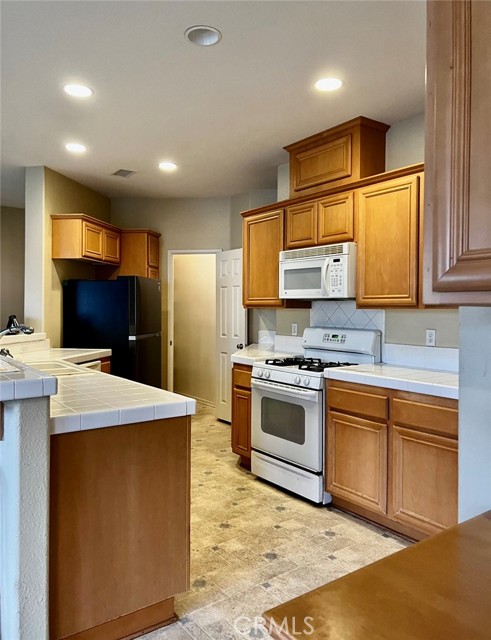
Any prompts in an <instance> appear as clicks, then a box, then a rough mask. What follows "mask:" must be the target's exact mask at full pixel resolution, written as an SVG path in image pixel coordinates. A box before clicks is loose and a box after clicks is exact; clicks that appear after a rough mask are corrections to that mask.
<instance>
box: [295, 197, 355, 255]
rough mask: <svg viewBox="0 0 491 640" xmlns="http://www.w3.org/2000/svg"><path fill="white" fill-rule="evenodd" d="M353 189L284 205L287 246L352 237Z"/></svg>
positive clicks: (321, 242) (340, 240)
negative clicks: (288, 205) (317, 198)
mask: <svg viewBox="0 0 491 640" xmlns="http://www.w3.org/2000/svg"><path fill="white" fill-rule="evenodd" d="M353 203H354V199H353V191H347V192H344V193H337V194H336V195H333V196H327V197H326V198H322V199H320V200H314V201H313V202H312V201H310V202H303V203H301V204H297V205H293V206H291V207H287V208H286V248H287V249H295V248H297V247H311V246H313V245H317V244H330V243H333V242H349V241H350V240H353V238H354V204H353Z"/></svg>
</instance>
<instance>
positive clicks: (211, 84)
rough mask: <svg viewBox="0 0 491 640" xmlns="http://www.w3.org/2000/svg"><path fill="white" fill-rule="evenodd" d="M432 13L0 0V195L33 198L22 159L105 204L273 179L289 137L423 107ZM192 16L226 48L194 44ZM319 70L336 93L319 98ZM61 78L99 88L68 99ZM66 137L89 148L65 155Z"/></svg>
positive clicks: (360, 1) (271, 2)
mask: <svg viewBox="0 0 491 640" xmlns="http://www.w3.org/2000/svg"><path fill="white" fill-rule="evenodd" d="M425 19H426V16H425V3H424V2H423V1H421V0H409V1H404V0H400V1H399V0H397V1H386V0H383V1H381V2H378V1H371V0H341V1H328V0H325V1H324V0H320V1H312V2H311V1H308V0H297V1H289V2H283V1H281V0H259V1H254V2H248V1H234V0H227V1H198V2H194V1H187V0H179V1H166V0H160V1H153V2H148V1H147V0H132V1H128V2H126V1H119V0H116V1H111V0H108V1H105V2H99V1H97V0H89V1H77V0H67V1H58V2H52V1H51V0H49V1H48V2H44V1H43V0H38V1H35V2H33V1H31V2H23V1H20V0H12V1H9V0H3V1H2V3H1V41H2V44H1V90H2V95H1V107H2V116H1V117H2V120H1V142H2V149H1V154H2V192H1V204H2V205H6V206H17V207H22V206H23V205H24V167H26V166H38V165H45V166H48V167H50V168H51V169H54V170H55V171H59V172H60V173H62V174H64V175H66V176H68V177H70V178H73V179H75V180H77V181H79V182H81V183H82V184H85V185H87V186H89V187H92V188H93V189H95V190H97V191H99V192H101V193H103V194H105V195H107V196H110V197H133V196H135V197H153V198H182V197H219V196H231V195H234V194H238V193H243V192H245V191H248V190H250V189H257V188H269V187H274V186H275V183H276V168H277V166H278V165H280V164H283V163H285V162H287V161H288V154H287V153H286V151H284V150H283V146H284V145H287V144H289V143H292V142H295V141H297V140H300V139H302V138H305V137H307V136H309V135H312V134H314V133H317V132H318V131H322V130H323V129H327V128H329V127H331V126H334V125H337V124H339V123H341V122H344V121H346V120H349V119H351V118H354V117H356V116H359V115H363V116H366V117H369V118H373V119H375V120H380V121H382V122H385V123H387V124H393V123H394V122H397V121H399V120H403V119H405V118H408V117H410V116H413V115H416V114H419V113H422V112H423V110H424V74H425ZM196 24H206V25H211V26H214V27H216V28H218V29H219V30H220V31H221V32H222V34H223V38H222V40H221V42H220V43H219V44H218V45H215V46H212V47H198V46H196V45H193V44H191V43H190V42H188V41H187V40H185V38H184V31H185V30H186V29H187V28H188V27H190V26H192V25H196ZM325 76H335V77H339V78H341V79H342V80H343V81H344V85H343V87H342V88H341V89H340V90H339V91H338V92H332V93H324V94H321V93H319V92H317V91H315V90H314V89H313V88H312V85H313V82H314V81H315V80H317V79H318V78H319V77H325ZM67 82H83V83H85V84H88V85H89V86H90V87H92V88H93V89H94V95H93V97H92V98H90V99H88V100H85V101H80V100H78V101H77V100H75V99H74V98H70V97H68V96H66V95H65V94H64V93H63V92H62V91H61V87H62V85H63V84H65V83H67ZM73 140H75V141H80V142H83V143H84V144H85V145H86V146H87V148H88V150H87V153H85V154H84V155H83V156H73V155H70V154H68V153H67V152H66V151H65V149H64V144H65V143H66V142H69V141H73ZM169 159H170V160H173V161H174V162H176V163H177V164H178V166H179V168H178V170H177V171H175V172H174V173H172V174H165V173H163V172H162V171H160V170H159V169H158V167H157V164H158V162H160V161H161V160H169ZM118 169H130V170H135V171H137V172H138V173H136V174H135V175H133V176H132V177H130V178H119V177H115V176H112V175H111V174H112V173H114V172H115V171H117V170H118Z"/></svg>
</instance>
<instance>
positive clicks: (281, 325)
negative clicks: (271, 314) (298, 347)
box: [276, 309, 310, 336]
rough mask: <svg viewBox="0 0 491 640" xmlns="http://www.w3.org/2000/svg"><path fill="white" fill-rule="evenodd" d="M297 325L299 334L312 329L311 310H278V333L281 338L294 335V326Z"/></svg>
mask: <svg viewBox="0 0 491 640" xmlns="http://www.w3.org/2000/svg"><path fill="white" fill-rule="evenodd" d="M293 323H296V324H297V325H298V326H297V333H298V335H299V336H301V335H302V333H303V330H304V329H306V328H307V327H310V309H278V310H277V311H276V333H277V334H279V335H281V336H291V335H292V324H293Z"/></svg>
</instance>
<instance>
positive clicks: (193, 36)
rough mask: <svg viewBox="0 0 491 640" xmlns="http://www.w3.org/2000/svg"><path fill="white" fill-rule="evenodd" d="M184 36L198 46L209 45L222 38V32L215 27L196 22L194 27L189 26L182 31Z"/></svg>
mask: <svg viewBox="0 0 491 640" xmlns="http://www.w3.org/2000/svg"><path fill="white" fill-rule="evenodd" d="M184 36H185V37H186V38H187V39H188V40H189V41H190V42H192V43H193V44H197V45H198V46H200V47H209V46H211V45H212V44H217V42H220V40H221V39H222V34H221V33H220V31H218V29H215V27H208V26H206V25H205V24H197V25H196V26H194V27H189V29H186V31H185V32H184Z"/></svg>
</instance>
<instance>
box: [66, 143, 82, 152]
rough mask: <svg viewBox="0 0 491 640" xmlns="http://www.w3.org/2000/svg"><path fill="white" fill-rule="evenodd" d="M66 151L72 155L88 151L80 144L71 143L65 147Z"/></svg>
mask: <svg viewBox="0 0 491 640" xmlns="http://www.w3.org/2000/svg"><path fill="white" fill-rule="evenodd" d="M65 149H66V150H67V151H70V153H85V152H86V151H87V147H86V146H85V145H84V144H80V143H79V142H69V143H68V144H66V145H65Z"/></svg>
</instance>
